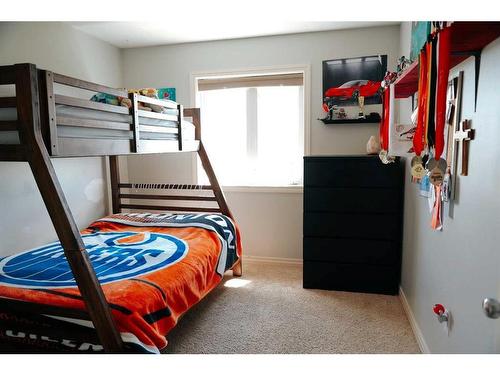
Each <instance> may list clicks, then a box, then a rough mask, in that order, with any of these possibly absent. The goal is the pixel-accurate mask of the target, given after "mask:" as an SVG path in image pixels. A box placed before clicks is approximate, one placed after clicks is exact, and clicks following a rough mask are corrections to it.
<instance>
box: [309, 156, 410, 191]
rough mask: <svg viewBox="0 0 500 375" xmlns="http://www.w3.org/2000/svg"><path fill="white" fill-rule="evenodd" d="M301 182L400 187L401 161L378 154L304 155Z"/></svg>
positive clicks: (312, 185) (320, 184)
mask: <svg viewBox="0 0 500 375" xmlns="http://www.w3.org/2000/svg"><path fill="white" fill-rule="evenodd" d="M304 162H305V167H304V185H305V186H311V187H323V186H324V187H371V188H373V187H400V186H401V178H402V173H403V170H402V168H401V163H400V162H399V160H398V162H396V163H391V164H387V165H384V164H382V162H381V161H380V159H379V158H378V157H356V158H345V157H344V158H343V157H338V158H335V157H333V158H326V157H325V158H321V157H309V158H307V157H306V158H305V161H304Z"/></svg>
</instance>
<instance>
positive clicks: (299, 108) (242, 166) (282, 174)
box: [198, 73, 304, 186]
mask: <svg viewBox="0 0 500 375" xmlns="http://www.w3.org/2000/svg"><path fill="white" fill-rule="evenodd" d="M198 105H199V106H200V108H201V116H202V133H203V134H202V137H203V142H204V144H205V146H206V148H207V151H208V153H209V156H210V158H211V161H212V164H213V166H214V169H215V172H216V173H217V175H218V178H219V181H220V182H221V184H222V185H225V186H294V185H301V184H302V158H303V155H304V90H303V74H302V73H290V74H275V75H261V76H259V75H254V76H251V77H250V76H246V77H234V76H231V77H222V78H220V77H218V78H207V79H200V80H198ZM198 170H199V171H201V170H202V169H201V168H198ZM198 180H199V182H200V183H206V182H207V178H206V176H205V175H204V173H203V174H202V173H199V178H198Z"/></svg>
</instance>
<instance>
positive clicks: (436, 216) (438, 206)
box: [431, 185, 443, 230]
mask: <svg viewBox="0 0 500 375" xmlns="http://www.w3.org/2000/svg"><path fill="white" fill-rule="evenodd" d="M434 192H435V200H434V207H433V208H432V219H431V227H432V229H435V230H441V229H442V228H443V224H442V214H443V212H442V202H441V185H438V186H434Z"/></svg>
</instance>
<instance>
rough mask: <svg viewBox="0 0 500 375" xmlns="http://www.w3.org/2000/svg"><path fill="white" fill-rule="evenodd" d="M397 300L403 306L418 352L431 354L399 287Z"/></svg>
mask: <svg viewBox="0 0 500 375" xmlns="http://www.w3.org/2000/svg"><path fill="white" fill-rule="evenodd" d="M399 298H400V300H401V304H402V305H403V309H404V310H405V313H406V316H407V317H408V320H409V321H410V325H411V329H412V330H413V334H414V335H415V338H416V339H417V343H418V346H419V347H420V351H421V352H422V353H423V354H431V351H430V350H429V347H428V346H427V343H426V342H425V339H424V335H423V334H422V331H421V330H420V327H419V326H418V323H417V320H416V319H415V315H413V311H412V310H411V307H410V304H409V303H408V300H407V299H406V295H405V293H404V291H403V288H401V287H399Z"/></svg>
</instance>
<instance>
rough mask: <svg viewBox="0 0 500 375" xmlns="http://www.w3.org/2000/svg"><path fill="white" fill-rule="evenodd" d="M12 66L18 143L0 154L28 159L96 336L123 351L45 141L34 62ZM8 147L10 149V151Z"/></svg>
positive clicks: (111, 349) (106, 346) (106, 345)
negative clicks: (9, 152) (42, 131)
mask: <svg viewBox="0 0 500 375" xmlns="http://www.w3.org/2000/svg"><path fill="white" fill-rule="evenodd" d="M14 67H15V68H14V70H15V80H14V82H12V83H15V86H16V97H17V99H16V100H17V102H16V106H17V113H18V120H17V129H18V131H19V139H20V145H14V146H9V147H7V146H1V148H0V158H1V159H2V160H17V161H26V162H28V163H29V165H30V168H31V171H32V173H33V176H34V178H35V181H36V183H37V185H38V188H39V190H40V194H41V196H42V198H43V201H44V202H45V206H46V207H47V210H48V213H49V216H50V218H51V220H52V223H53V225H54V228H55V230H56V233H57V236H58V237H59V240H60V242H61V245H62V247H63V249H64V254H65V256H66V258H67V260H68V263H69V265H70V267H71V270H72V272H73V275H74V277H75V280H76V283H77V285H78V288H79V290H80V293H81V295H82V297H83V301H84V303H85V307H86V309H87V311H88V313H89V316H90V318H91V319H92V322H93V324H94V327H95V329H96V332H97V336H98V337H99V340H100V341H101V343H102V345H103V347H104V350H105V351H106V352H123V351H124V344H123V341H122V339H121V336H120V333H119V331H118V329H117V327H116V325H115V322H114V320H113V317H112V314H111V311H110V309H109V306H108V303H107V301H106V298H105V296H104V293H103V290H102V288H101V285H100V284H99V281H98V279H97V276H96V274H95V271H94V269H93V267H92V263H91V262H90V259H89V256H88V254H87V252H86V250H85V246H84V243H83V240H82V238H81V236H80V232H79V231H78V227H77V225H76V223H75V221H74V218H73V216H72V213H71V210H70V208H69V206H68V204H67V202H66V198H65V196H64V193H63V190H62V188H61V185H60V184H59V181H58V179H57V176H56V173H55V170H54V167H53V166H52V163H51V160H50V157H49V153H48V152H47V149H46V145H45V144H44V140H43V137H42V133H41V123H40V113H39V104H40V103H39V96H38V90H39V86H38V77H37V69H36V66H35V65H33V64H17V65H14ZM2 83H3V82H2ZM41 84H42V85H41V86H40V87H41V88H42V89H43V87H44V86H43V82H41ZM43 97H44V95H43V94H42V98H43ZM9 149H10V151H11V152H12V154H10V155H9V154H8V151H9Z"/></svg>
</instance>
